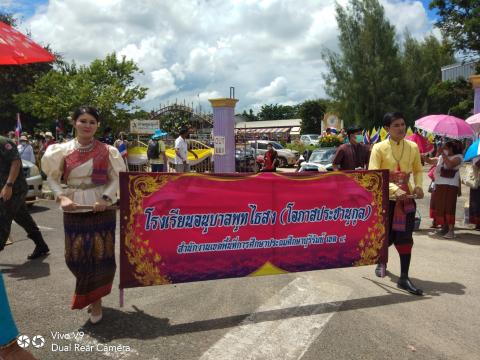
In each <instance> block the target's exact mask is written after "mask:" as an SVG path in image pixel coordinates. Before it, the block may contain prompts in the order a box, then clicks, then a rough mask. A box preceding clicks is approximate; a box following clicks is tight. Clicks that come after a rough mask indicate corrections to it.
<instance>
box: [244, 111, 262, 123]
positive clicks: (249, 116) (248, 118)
mask: <svg viewBox="0 0 480 360" xmlns="http://www.w3.org/2000/svg"><path fill="white" fill-rule="evenodd" d="M242 117H243V118H244V119H246V121H257V120H258V117H257V115H255V114H254V113H253V110H252V109H249V110H248V113H247V112H246V111H245V110H243V113H242Z"/></svg>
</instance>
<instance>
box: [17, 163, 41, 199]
mask: <svg viewBox="0 0 480 360" xmlns="http://www.w3.org/2000/svg"><path fill="white" fill-rule="evenodd" d="M22 171H23V175H24V176H25V179H26V180H27V185H28V192H27V197H26V203H27V204H33V203H34V202H35V201H37V197H41V195H42V184H43V179H42V175H41V174H40V170H39V169H38V167H37V165H35V164H34V163H32V162H30V161H28V160H23V159H22Z"/></svg>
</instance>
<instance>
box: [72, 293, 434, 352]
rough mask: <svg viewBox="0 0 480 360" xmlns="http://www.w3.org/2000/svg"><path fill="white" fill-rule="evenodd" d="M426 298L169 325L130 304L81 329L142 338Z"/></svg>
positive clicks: (98, 335) (102, 337)
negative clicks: (131, 307)
mask: <svg viewBox="0 0 480 360" xmlns="http://www.w3.org/2000/svg"><path fill="white" fill-rule="evenodd" d="M428 299H429V298H428V297H419V296H412V295H406V294H402V293H394V292H390V293H389V294H387V295H380V296H371V297H367V298H362V299H350V300H345V301H334V302H329V303H321V304H314V305H305V306H296V307H290V308H285V309H278V310H269V311H261V312H256V313H252V314H243V315H235V316H228V317H223V318H217V319H209V320H202V321H194V322H191V323H185V324H175V325H171V324H170V321H169V319H168V318H156V317H153V316H151V315H149V314H146V313H145V312H143V311H142V310H140V309H138V308H137V307H136V306H133V309H134V311H120V310H117V309H113V308H105V309H104V316H103V321H102V322H101V323H100V324H97V325H91V324H90V323H87V324H85V325H84V327H82V328H81V329H80V330H82V331H84V332H85V333H87V334H88V335H89V336H91V337H93V338H95V339H97V340H98V341H100V342H104V343H106V342H110V341H113V340H115V339H125V338H128V339H142V340H145V339H156V338H158V337H166V336H174V335H179V334H188V333H194V332H201V331H210V330H218V329H226V328H231V327H235V326H238V325H240V324H241V322H242V321H243V320H245V319H246V318H248V323H261V322H265V321H275V320H284V319H289V318H296V317H303V316H311V315H319V314H325V313H331V312H334V311H351V310H357V309H366V308H373V307H378V306H387V305H392V304H398V303H407V302H413V301H422V300H428Z"/></svg>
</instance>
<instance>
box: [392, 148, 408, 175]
mask: <svg viewBox="0 0 480 360" xmlns="http://www.w3.org/2000/svg"><path fill="white" fill-rule="evenodd" d="M404 150H405V141H402V152H401V153H400V158H399V159H397V158H396V157H395V154H394V152H393V149H392V157H393V160H395V162H396V163H397V171H400V161H401V160H402V158H403V151H404Z"/></svg>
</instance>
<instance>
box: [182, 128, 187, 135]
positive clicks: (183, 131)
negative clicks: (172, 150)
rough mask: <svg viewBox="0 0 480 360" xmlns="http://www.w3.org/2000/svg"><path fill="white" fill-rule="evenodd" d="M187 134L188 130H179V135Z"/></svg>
mask: <svg viewBox="0 0 480 360" xmlns="http://www.w3.org/2000/svg"><path fill="white" fill-rule="evenodd" d="M187 133H188V128H181V129H180V135H185V134H187Z"/></svg>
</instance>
